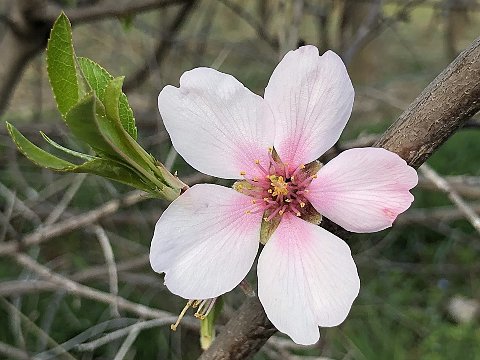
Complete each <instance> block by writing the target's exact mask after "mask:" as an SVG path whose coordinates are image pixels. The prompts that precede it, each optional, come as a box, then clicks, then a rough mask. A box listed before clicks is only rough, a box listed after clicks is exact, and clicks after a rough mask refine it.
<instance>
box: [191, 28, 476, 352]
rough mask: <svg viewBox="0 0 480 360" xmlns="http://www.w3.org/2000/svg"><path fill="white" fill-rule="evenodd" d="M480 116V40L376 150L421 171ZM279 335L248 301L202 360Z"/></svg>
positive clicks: (334, 229) (420, 98)
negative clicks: (435, 152)
mask: <svg viewBox="0 0 480 360" xmlns="http://www.w3.org/2000/svg"><path fill="white" fill-rule="evenodd" d="M479 110H480V38H478V39H477V40H476V41H474V42H473V44H472V45H471V46H470V47H469V48H468V49H466V50H465V51H464V52H462V53H461V54H460V55H459V56H458V57H457V59H455V60H454V61H453V62H452V63H451V64H450V65H449V66H448V67H447V68H446V69H445V70H444V71H443V72H442V73H441V74H440V75H438V76H437V78H436V79H435V80H433V81H432V83H431V84H430V85H429V86H428V87H427V88H426V89H425V90H424V91H423V92H422V93H421V94H420V95H419V96H418V97H417V99H416V100H415V101H414V102H413V103H412V105H411V106H410V107H409V108H408V109H407V110H405V112H404V113H403V114H402V115H401V116H400V117H399V118H398V119H397V121H395V123H394V124H393V125H392V126H391V127H390V128H389V129H388V130H387V131H386V132H385V133H384V134H383V136H382V137H381V138H380V140H379V141H378V142H377V143H376V144H375V146H378V147H383V148H385V149H387V150H390V151H393V152H395V153H397V154H398V155H400V156H401V157H402V158H404V159H405V160H406V161H407V162H408V163H409V164H410V165H412V166H414V167H419V166H420V165H421V164H422V163H423V162H425V161H426V160H427V159H428V158H429V157H430V155H431V154H432V153H433V152H434V151H435V150H436V149H437V148H438V147H439V146H440V145H442V144H443V143H444V142H445V141H446V140H447V139H448V138H449V137H450V136H451V135H453V133H454V132H455V131H456V130H457V129H458V128H459V127H460V126H462V124H463V123H464V122H465V121H466V120H468V119H469V118H470V117H471V116H472V115H473V114H474V113H476V112H477V111H479ZM322 226H323V227H324V228H326V229H328V230H329V231H331V232H333V233H335V234H337V235H339V236H340V237H344V238H345V235H348V233H347V232H346V231H345V230H343V229H342V228H340V227H339V226H337V225H335V224H333V223H331V222H330V221H324V223H322ZM274 332H275V330H274V328H273V325H271V323H270V322H269V321H268V319H267V316H266V314H265V312H264V311H263V308H262V305H261V304H260V301H259V300H258V298H257V297H253V298H249V299H248V300H247V301H246V302H245V303H244V304H243V305H242V307H241V308H240V309H239V310H238V311H237V313H236V314H235V316H234V317H233V318H232V319H231V320H230V321H229V322H228V323H227V325H226V326H225V328H224V329H223V331H222V332H221V333H220V335H219V336H218V337H217V338H216V339H215V341H214V342H213V344H212V345H211V347H210V348H209V349H208V350H207V351H205V352H204V353H203V355H202V356H201V357H200V360H220V359H222V360H232V359H249V358H251V357H252V356H253V355H254V354H255V353H256V352H257V351H258V350H259V349H260V348H261V346H262V345H263V344H264V343H265V342H266V341H267V340H268V338H269V337H270V336H271V335H272V334H273V333H274Z"/></svg>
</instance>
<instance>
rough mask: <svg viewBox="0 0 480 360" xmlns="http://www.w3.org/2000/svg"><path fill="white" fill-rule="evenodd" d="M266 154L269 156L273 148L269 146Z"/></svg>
mask: <svg viewBox="0 0 480 360" xmlns="http://www.w3.org/2000/svg"><path fill="white" fill-rule="evenodd" d="M268 152H269V153H270V154H271V153H272V152H273V148H272V147H271V146H269V147H268Z"/></svg>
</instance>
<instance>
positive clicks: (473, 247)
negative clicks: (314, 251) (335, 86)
mask: <svg viewBox="0 0 480 360" xmlns="http://www.w3.org/2000/svg"><path fill="white" fill-rule="evenodd" d="M14 3H15V0H12V1H9V0H2V1H1V2H0V15H1V17H0V46H1V41H2V40H5V37H6V36H7V35H8V34H7V33H8V31H9V28H8V27H9V26H11V22H10V21H9V17H8V14H10V11H11V9H12V8H13V7H15V6H16V5H15V4H14ZM52 3H55V4H54V5H56V6H58V7H61V8H63V9H64V10H65V11H66V12H67V15H68V14H69V11H72V10H78V9H82V8H85V9H89V8H91V7H95V6H102V5H105V3H107V5H111V6H112V7H115V6H118V7H122V6H128V5H129V3H130V4H131V3H134V2H128V1H115V2H112V1H110V0H103V1H101V0H97V1H95V0H62V1H60V0H58V1H56V2H52ZM112 3H113V5H112ZM185 4H186V5H185ZM74 25H75V23H74ZM479 30H480V4H479V3H478V1H475V0H458V1H455V0H425V1H420V0H416V1H407V0H397V1H395V0H384V1H378V0H359V1H354V0H316V1H315V0H303V1H289V0H283V1H280V0H278V1H277V0H266V1H253V0H247V1H240V0H200V1H178V4H177V3H175V2H174V4H172V5H170V6H165V7H161V8H159V9H151V10H150V11H145V12H142V13H139V14H129V15H128V16H122V17H111V16H107V15H106V16H105V17H104V18H102V19H98V20H97V21H93V22H85V23H80V22H79V24H78V25H76V26H75V27H74V34H73V36H74V42H75V48H76V51H77V54H78V55H79V56H86V57H89V58H92V59H93V60H95V61H96V62H98V63H100V64H102V65H103V66H105V67H106V68H107V69H108V70H109V71H110V72H111V73H112V74H113V75H115V76H119V75H126V91H127V95H128V97H129V100H130V103H131V105H132V107H133V109H134V113H135V116H136V119H137V126H138V131H139V142H140V143H141V144H142V145H143V146H144V147H145V148H146V149H148V151H150V152H151V153H152V154H154V155H155V157H156V158H158V159H159V160H161V161H164V162H165V163H167V165H170V166H171V168H172V169H173V170H175V171H178V174H179V176H180V178H188V177H189V176H192V175H194V174H195V171H194V170H193V169H192V168H190V167H189V166H188V165H187V164H186V163H185V162H184V161H183V160H182V159H181V158H180V157H177V156H176V153H175V152H174V150H172V148H171V144H170V142H169V139H168V135H167V134H166V132H165V129H164V127H163V124H162V121H161V119H160V116H159V114H158V110H157V105H156V104H157V95H158V93H159V91H160V90H161V89H162V87H163V86H165V85H167V84H174V85H178V80H179V77H180V75H181V74H182V73H183V72H184V71H186V70H189V69H191V68H193V67H197V66H210V67H214V68H217V69H219V70H220V71H223V72H226V73H230V74H232V75H234V76H235V77H236V78H237V79H239V80H240V81H241V82H242V83H243V84H245V86H247V87H248V88H250V89H252V90H253V91H254V92H256V93H258V94H261V95H262V94H263V89H264V88H265V86H266V84H267V82H268V79H269V76H270V74H271V72H272V71H273V69H274V67H275V65H276V64H277V63H278V61H279V59H280V58H281V56H282V55H283V54H284V53H285V52H286V51H287V50H288V49H291V48H294V47H296V46H297V45H299V44H303V43H307V44H315V45H317V46H318V47H319V48H320V49H321V51H325V50H327V49H333V50H334V51H336V52H338V53H339V54H341V55H342V57H343V58H344V60H345V62H346V63H347V65H348V68H349V72H350V75H351V77H352V81H353V83H354V87H355V90H356V100H355V107H354V111H353V114H352V116H351V120H350V122H349V123H348V125H347V128H346V131H345V132H344V134H343V135H342V139H341V141H340V143H339V148H346V147H349V146H352V144H357V145H360V146H361V145H367V144H369V143H371V142H372V139H374V138H375V136H376V135H378V134H380V133H381V132H382V131H383V130H385V129H386V128H387V127H388V126H389V125H390V124H391V123H392V122H393V121H394V120H395V119H396V118H397V117H398V115H399V114H400V113H401V112H402V111H403V110H404V109H406V107H407V106H408V104H409V103H410V102H411V101H412V100H413V99H414V98H415V97H416V96H417V95H418V94H419V93H420V92H421V91H422V89H423V88H424V87H425V86H426V85H427V84H428V83H429V82H430V81H431V80H433V78H434V77H435V76H436V75H437V74H438V73H439V72H441V71H442V69H444V68H445V67H446V66H447V65H448V64H449V63H450V61H451V60H453V59H454V58H455V56H456V55H457V54H458V53H459V52H460V51H461V50H462V49H464V48H465V47H466V46H468V45H469V44H470V43H471V42H472V41H473V40H474V39H475V38H476V37H477V36H478V35H479V32H480V31H479ZM12 51H13V49H12ZM5 56H7V54H6V53H5V52H0V74H2V71H3V72H6V71H11V69H9V68H6V67H5V63H4V62H3V61H2V57H5ZM2 65H3V68H2ZM22 70H24V72H23V75H21V77H20V78H19V81H18V83H17V86H15V87H12V88H11V89H10V91H9V94H10V95H11V97H10V99H9V103H8V106H6V107H5V109H4V110H3V111H2V112H1V113H0V114H1V121H2V127H1V128H0V242H7V241H15V240H18V239H21V238H22V236H23V235H22V234H27V233H30V232H32V231H36V230H38V229H39V228H40V227H42V226H48V225H51V224H56V223H58V222H59V221H61V220H63V219H67V218H69V217H75V216H80V215H81V214H83V213H85V212H86V211H88V210H91V209H94V208H96V207H98V206H101V205H102V204H104V203H105V202H107V201H109V200H111V199H112V198H118V197H120V196H121V194H124V193H126V192H127V191H128V190H129V189H127V188H126V187H124V186H121V185H118V184H112V183H110V182H108V181H106V180H104V179H101V178H98V177H95V176H87V177H85V176H83V175H59V174H56V173H53V172H50V171H47V170H44V169H40V168H38V167H35V166H34V165H32V164H31V163H30V162H29V161H27V160H26V159H25V158H23V157H22V156H21V155H19V153H18V152H17V151H16V149H15V146H14V145H13V143H12V142H11V141H10V139H9V137H8V136H7V133H6V130H5V128H4V127H3V122H4V121H9V122H11V123H13V124H14V125H15V126H16V127H18V128H19V129H20V130H21V131H22V132H23V133H24V134H27V135H28V136H29V137H30V138H31V139H33V140H34V141H35V142H37V143H40V140H41V137H40V136H39V134H38V130H44V132H45V133H46V134H47V135H48V136H49V137H51V138H52V139H54V140H55V141H57V142H59V143H62V144H65V145H68V146H69V147H72V148H76V149H82V144H80V143H72V141H73V140H72V139H67V137H66V131H65V126H64V124H63V122H62V120H61V118H60V115H59V113H58V111H57V109H56V107H55V105H54V101H53V98H52V94H51V91H50V88H49V84H48V80H47V75H46V69H45V57H44V53H43V51H39V52H38V53H37V54H36V55H35V56H32V57H31V58H30V59H29V60H28V63H27V64H26V66H25V68H24V69H22ZM479 126H480V122H479V120H478V118H477V119H476V118H475V117H474V118H473V119H472V120H470V121H469V122H468V126H465V127H464V128H462V129H460V130H459V131H458V132H457V133H456V134H455V135H454V136H453V137H452V138H451V139H449V140H448V142H447V143H446V144H445V145H444V146H443V147H442V148H441V149H440V150H439V151H438V152H437V153H436V154H434V155H433V156H432V157H431V159H430V160H429V161H428V163H429V164H430V165H431V166H432V168H434V169H435V170H436V171H437V172H438V173H439V174H441V175H442V176H444V177H445V178H446V179H447V180H448V181H450V183H451V184H452V186H454V188H455V189H456V190H457V191H458V192H459V193H460V194H461V195H462V196H463V197H464V198H465V199H466V200H467V201H468V203H469V204H470V205H471V206H472V208H474V209H476V211H477V214H478V213H479V210H480V166H479V157H480V132H479V129H478V127H479ZM192 131H195V129H192ZM195 176H196V178H195V181H202V182H205V181H209V182H215V181H216V180H215V179H211V178H208V177H201V176H197V175H195ZM414 195H415V202H414V205H413V208H412V209H411V210H409V211H407V213H405V214H403V215H401V216H400V217H399V218H398V220H397V223H396V224H395V226H394V227H393V228H392V229H391V230H386V231H382V232H380V233H376V234H369V235H355V236H353V237H352V238H351V239H349V244H350V246H351V248H352V251H353V253H354V254H355V257H356V261H357V265H358V268H359V273H360V277H361V280H362V290H361V293H360V296H359V298H358V300H357V301H356V302H355V304H354V306H353V309H352V312H351V314H350V316H349V317H348V318H347V320H346V321H345V323H344V324H342V325H341V326H339V327H337V328H331V329H321V335H322V338H321V341H320V342H319V343H318V344H317V345H315V346H312V347H308V348H303V347H298V346H294V345H293V344H291V343H290V342H288V341H285V338H283V336H282V335H280V334H279V335H278V336H276V337H275V338H273V339H272V340H271V341H269V342H268V343H267V345H266V346H265V347H264V348H263V349H262V351H261V352H260V353H259V354H257V355H256V357H255V358H256V359H327V358H328V359H369V360H370V359H372V360H376V359H379V360H383V359H428V360H430V359H431V360H436V359H466V360H468V359H472V360H474V359H480V330H479V314H480V279H479V276H478V275H479V273H480V262H479V258H480V256H479V255H480V238H479V234H478V233H477V232H475V230H474V228H473V227H472V226H471V224H470V223H469V222H468V221H467V220H465V219H464V218H463V216H462V214H461V213H460V212H459V211H458V209H456V208H455V206H453V205H452V204H451V202H450V201H449V200H448V198H447V196H446V195H445V194H442V193H440V192H438V191H437V190H436V189H435V187H434V186H433V185H432V184H430V183H429V182H428V181H427V180H425V179H421V181H420V185H419V186H418V187H417V188H416V189H415V190H414ZM167 205H168V204H167V203H165V202H162V201H159V200H148V201H143V202H141V203H140V204H137V205H134V206H131V207H128V208H125V209H120V210H119V211H117V212H115V213H114V214H113V215H110V216H108V217H105V218H103V219H102V220H101V221H100V222H99V224H100V225H101V227H102V229H104V230H105V233H106V235H107V237H108V239H109V241H110V244H111V246H112V248H113V253H114V256H115V261H116V262H117V265H118V266H119V271H118V288H119V289H118V294H119V295H121V296H122V297H124V298H126V299H129V300H132V301H135V302H139V303H142V304H145V305H148V306H151V307H155V308H159V309H163V310H166V311H169V312H171V313H173V314H177V313H178V312H179V311H180V310H181V308H182V307H183V305H184V301H183V300H182V299H180V298H178V297H175V296H173V295H171V294H170V293H169V292H168V290H167V289H166V288H165V287H164V286H163V281H162V277H161V276H160V275H158V274H155V273H154V272H153V271H152V270H151V269H150V267H149V264H148V259H146V257H145V256H146V254H148V249H149V242H150V240H151V236H152V232H153V228H154V224H155V221H156V220H157V219H158V217H159V216H160V214H161V212H162V210H163V209H165V207H166V206H167ZM25 251H26V252H27V253H28V254H29V255H30V256H31V257H32V258H34V259H36V260H37V261H38V262H40V263H42V264H44V265H46V266H48V267H49V268H50V269H52V270H54V271H55V272H57V273H61V274H63V275H65V276H68V277H70V278H75V276H76V275H77V278H79V277H78V274H81V273H84V274H85V272H88V271H89V270H91V269H99V268H100V269H101V268H105V266H106V265H105V255H104V252H102V247H101V246H100V244H99V242H98V240H97V236H96V233H95V231H93V230H92V227H90V226H86V227H83V228H81V229H79V230H76V231H73V232H70V233H68V234H67V235H62V236H59V237H56V238H53V239H51V240H49V241H48V242H45V243H43V244H42V245H40V246H32V247H28V248H27V249H26V250H25ZM134 260H137V261H138V264H136V266H130V267H129V266H125V267H124V268H122V266H120V265H121V264H125V263H128V262H129V261H134ZM255 277H256V276H255V271H254V270H252V271H251V273H250V274H249V277H248V280H249V281H250V282H251V284H252V285H253V286H255V284H256V279H255ZM35 279H38V275H36V274H35V273H34V272H32V271H31V270H29V269H25V268H22V267H21V266H19V265H18V263H17V262H16V261H15V260H14V259H13V258H11V257H8V256H3V257H2V258H1V261H0V296H1V301H0V319H1V321H0V357H2V358H3V356H4V358H21V357H12V356H13V355H12V353H11V352H10V353H8V352H6V351H7V350H11V351H13V350H12V348H10V347H14V348H15V349H17V350H18V351H20V352H19V353H16V355H17V356H20V354H24V355H25V354H26V353H28V354H38V353H42V352H44V351H46V350H48V349H50V348H52V347H53V346H54V344H62V343H64V342H66V341H68V340H71V339H73V340H72V341H73V343H74V345H75V346H76V347H75V346H73V347H72V348H71V350H70V354H71V356H73V357H74V358H78V359H113V358H114V357H115V354H117V352H118V351H119V348H120V346H121V345H122V343H123V339H117V340H114V341H110V342H108V343H107V344H105V345H104V346H99V347H98V348H96V349H94V350H90V351H86V350H85V349H83V350H82V349H81V346H80V347H78V346H79V344H81V343H82V342H84V341H85V340H81V339H76V338H75V337H76V336H77V335H78V334H80V333H83V332H85V333H86V334H89V335H90V338H89V339H90V340H92V339H93V338H95V336H97V337H98V336H100V335H101V334H103V333H105V332H107V331H106V330H104V331H102V332H101V333H98V334H96V333H95V331H94V328H93V327H94V326H95V325H96V324H100V323H104V322H109V323H108V324H110V325H111V326H112V328H111V329H113V328H115V329H117V328H122V327H125V326H127V325H130V324H132V323H133V322H134V321H135V318H134V316H132V314H129V313H128V312H125V311H120V314H116V317H117V323H115V324H114V323H113V322H112V321H113V320H112V319H115V316H114V314H112V312H111V311H110V307H109V306H108V305H105V304H102V303H99V302H95V301H92V300H87V299H83V298H81V297H78V296H74V295H69V294H67V293H66V292H65V291H63V290H59V289H53V290H52V289H50V290H49V291H44V290H43V291H42V290H41V289H40V290H36V289H35V287H34V286H33V284H34V282H31V284H32V287H31V288H30V289H29V290H28V291H27V290H23V292H22V291H17V290H15V287H13V288H12V286H13V285H16V286H17V285H19V284H21V283H22V282H25V281H27V280H28V281H34V280H35ZM78 281H79V282H82V283H84V284H87V285H88V286H91V287H95V288H97V289H101V290H103V291H106V292H108V291H111V287H109V283H110V281H111V279H110V280H109V277H108V272H107V271H103V273H101V274H100V275H98V274H97V276H90V277H88V276H87V277H86V278H84V280H78ZM9 286H10V287H9ZM12 289H13V290H12ZM244 297H245V295H244V294H243V293H242V291H240V290H238V289H236V290H234V291H233V292H232V293H230V294H227V295H226V296H225V306H224V312H223V314H222V316H221V317H220V324H222V323H225V322H226V321H227V320H228V318H229V317H230V316H231V315H232V313H233V312H234V310H235V309H236V308H238V306H239V305H240V304H241V303H242V301H243V299H244ZM8 346H10V347H8ZM5 349H7V350H5ZM200 352H201V350H200V347H199V341H198V333H197V332H195V331H191V330H189V329H187V328H182V327H180V328H179V330H177V332H171V331H170V329H169V328H168V326H163V327H154V328H152V329H148V330H144V331H142V332H141V333H139V334H138V336H137V337H136V339H135V341H134V343H133V345H131V347H130V348H129V349H128V351H127V352H126V354H125V357H124V358H125V359H134V358H135V359H194V358H196V357H198V355H199V354H200ZM2 354H3V355H2ZM58 356H59V358H63V357H65V354H63V355H58ZM38 358H39V359H40V358H47V357H38ZM70 358H71V357H70Z"/></svg>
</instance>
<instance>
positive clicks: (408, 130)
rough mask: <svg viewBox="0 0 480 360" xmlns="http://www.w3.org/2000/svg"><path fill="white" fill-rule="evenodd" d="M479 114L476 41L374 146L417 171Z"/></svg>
mask: <svg viewBox="0 0 480 360" xmlns="http://www.w3.org/2000/svg"><path fill="white" fill-rule="evenodd" d="M479 110H480V37H479V38H477V39H476V40H475V41H474V42H473V43H472V45H470V47H469V48H468V49H466V50H465V51H463V52H462V53H461V54H460V55H459V56H458V57H457V58H456V59H455V60H454V61H453V62H452V63H451V64H450V65H449V66H448V67H447V68H446V69H445V70H444V71H442V73H441V74H440V75H438V76H437V77H436V78H435V80H433V81H432V82H431V83H430V85H428V86H427V88H425V90H423V92H422V93H421V94H420V95H419V96H418V97H417V98H416V99H415V100H414V102H413V103H412V104H411V105H410V106H409V107H408V109H407V110H405V111H404V113H403V114H402V115H400V117H399V118H398V120H397V121H395V123H393V125H392V126H390V127H389V128H388V129H387V131H385V133H384V134H383V135H382V137H381V138H380V139H379V140H378V141H377V143H376V144H375V146H378V147H383V148H385V149H388V150H390V151H393V152H395V153H397V154H398V155H400V156H401V157H402V158H404V159H405V160H406V161H407V162H408V163H409V164H410V165H412V166H413V167H416V168H418V167H419V166H420V165H421V164H422V163H424V162H425V161H426V160H427V159H428V158H429V157H430V155H432V153H433V152H434V151H435V150H436V149H437V148H438V147H439V146H440V145H442V144H443V143H444V142H445V141H446V140H447V139H448V138H449V137H450V136H451V135H452V134H453V133H454V132H455V131H456V130H457V129H458V128H459V127H460V126H462V125H463V123H464V122H465V121H466V120H468V119H469V118H471V117H472V116H473V115H474V114H475V113H477V112H478V111H479Z"/></svg>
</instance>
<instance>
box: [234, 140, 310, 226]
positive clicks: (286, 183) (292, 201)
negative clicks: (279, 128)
mask: <svg viewBox="0 0 480 360" xmlns="http://www.w3.org/2000/svg"><path fill="white" fill-rule="evenodd" d="M268 154H269V157H268V158H269V164H268V165H267V166H266V167H265V166H263V165H262V164H261V163H260V160H255V165H256V166H257V168H258V170H259V171H257V173H256V174H255V175H253V176H252V175H251V174H247V172H246V171H241V172H240V175H242V176H243V178H244V180H242V181H239V182H237V183H235V185H234V189H235V190H237V191H239V192H241V193H243V194H245V195H248V196H251V197H252V198H253V199H252V206H251V207H250V208H249V209H247V210H246V211H245V213H247V214H255V213H259V212H263V213H264V220H265V221H267V222H268V221H270V220H272V219H273V218H275V217H276V216H280V217H281V216H283V215H284V214H285V213H292V214H294V215H295V216H302V215H304V214H305V212H306V206H307V204H308V203H309V202H308V200H307V198H306V196H305V195H306V194H307V193H308V187H309V185H310V184H311V182H312V180H313V179H315V178H316V177H317V176H316V175H310V173H309V172H308V171H307V168H306V166H305V165H303V164H302V165H300V166H298V167H296V168H294V169H293V170H292V169H291V168H290V167H289V166H288V164H286V163H283V162H282V161H281V160H280V159H279V158H278V156H276V154H275V153H274V151H273V149H272V148H269V150H268ZM259 174H261V176H260V175H259Z"/></svg>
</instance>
